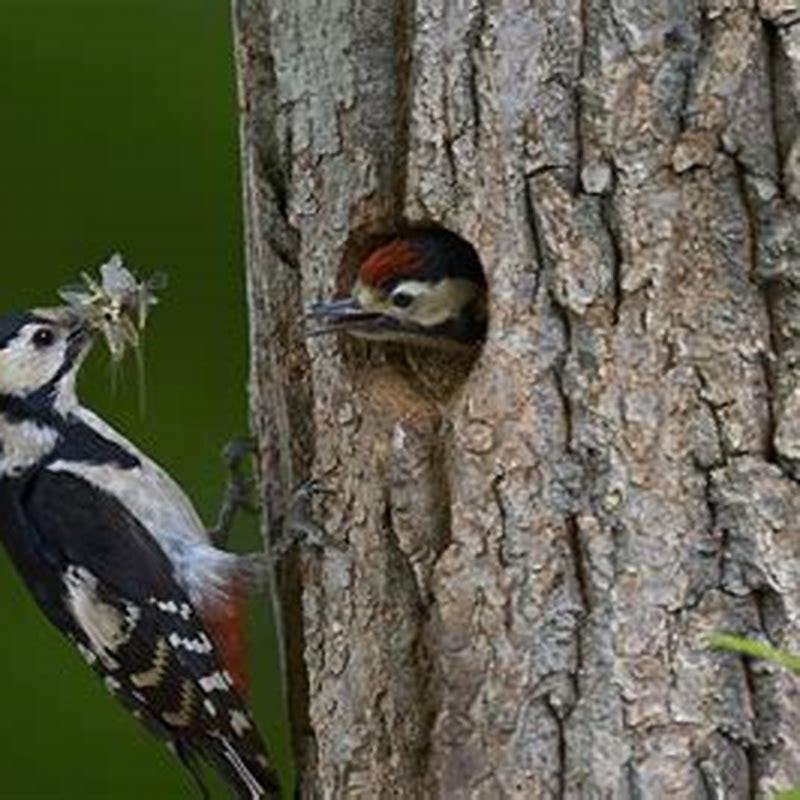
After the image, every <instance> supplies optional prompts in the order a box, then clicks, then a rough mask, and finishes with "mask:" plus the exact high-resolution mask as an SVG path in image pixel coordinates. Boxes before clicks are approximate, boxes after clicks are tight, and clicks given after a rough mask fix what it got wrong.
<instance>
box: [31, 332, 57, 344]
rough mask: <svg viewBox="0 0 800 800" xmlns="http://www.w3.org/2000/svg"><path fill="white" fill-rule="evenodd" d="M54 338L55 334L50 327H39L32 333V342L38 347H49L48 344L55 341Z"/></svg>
mask: <svg viewBox="0 0 800 800" xmlns="http://www.w3.org/2000/svg"><path fill="white" fill-rule="evenodd" d="M55 338H56V335H55V334H54V333H53V331H52V330H51V329H50V328H39V329H38V330H37V331H36V332H35V333H34V334H33V344H34V346H35V347H37V348H39V349H42V348H45V347H50V345H51V344H53V342H54V341H55Z"/></svg>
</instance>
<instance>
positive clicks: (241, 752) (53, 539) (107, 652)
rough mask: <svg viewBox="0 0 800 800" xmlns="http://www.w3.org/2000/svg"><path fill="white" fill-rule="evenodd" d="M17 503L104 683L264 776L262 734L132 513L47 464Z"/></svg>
mask: <svg viewBox="0 0 800 800" xmlns="http://www.w3.org/2000/svg"><path fill="white" fill-rule="evenodd" d="M23 509H24V513H25V515H26V517H27V521H28V524H29V525H30V526H31V529H32V530H34V531H35V532H36V535H37V536H39V537H40V538H41V539H42V541H43V543H44V544H45V546H46V547H47V548H48V549H49V550H50V551H51V552H58V553H59V554H60V560H61V561H62V563H63V583H64V595H63V596H64V605H65V607H66V609H67V611H68V612H69V613H70V614H71V615H72V617H73V618H74V620H75V623H76V626H77V628H78V629H79V630H80V632H81V634H82V636H81V637H80V638H79V641H78V642H77V644H78V645H79V646H80V649H81V650H82V652H83V654H84V656H85V657H86V658H87V660H89V661H90V662H91V663H92V665H93V666H94V668H95V669H96V670H97V672H99V673H100V675H101V676H102V677H103V679H104V681H105V683H106V686H107V687H108V689H109V690H110V691H111V692H112V693H113V694H115V695H116V696H117V697H118V698H119V699H120V700H121V701H122V702H123V703H124V704H125V705H126V706H127V707H128V708H129V709H130V710H131V711H133V712H134V713H135V714H136V715H137V716H140V717H142V718H143V721H145V722H146V723H147V724H148V726H149V727H151V728H153V729H155V730H156V731H157V732H159V733H161V734H162V735H164V736H165V737H167V738H168V739H171V740H173V741H175V740H177V741H180V742H181V743H182V744H185V745H189V746H190V747H191V748H193V749H195V750H197V752H198V753H199V754H202V755H205V756H207V757H212V756H213V755H214V754H215V752H216V750H217V749H219V748H217V745H216V742H219V743H220V744H219V747H220V748H223V749H224V750H225V753H223V757H224V758H225V759H227V761H229V762H230V761H233V760H235V759H239V760H242V761H243V762H244V767H243V768H244V770H245V772H248V773H253V772H255V777H254V780H255V781H256V782H257V781H258V780H259V778H260V776H267V778H268V777H269V772H268V770H267V763H266V757H265V755H264V752H265V751H264V746H263V743H262V742H261V739H260V737H259V735H258V732H257V731H256V728H255V725H254V724H253V721H252V719H251V717H250V715H249V714H248V712H247V710H246V708H245V706H244V704H243V703H242V701H241V699H240V697H239V696H238V694H237V693H236V691H235V689H234V688H233V685H232V681H231V677H230V676H229V675H228V674H227V673H226V671H225V670H224V669H223V668H222V666H221V662H220V658H219V655H218V652H217V650H216V647H215V645H214V643H213V642H212V640H211V638H210V637H209V635H208V634H207V632H206V630H205V625H204V623H203V621H202V619H201V617H200V616H199V615H198V614H197V613H196V612H195V609H194V608H193V606H192V604H191V602H190V600H189V598H188V596H187V595H186V593H185V592H184V591H183V590H182V589H181V587H180V585H179V584H178V583H177V582H176V581H175V580H174V578H173V576H172V568H171V565H170V562H169V561H168V559H167V558H166V556H165V555H164V553H163V551H162V550H161V549H160V547H159V546H158V544H157V542H156V541H155V540H154V539H153V537H152V536H150V534H149V533H148V532H147V531H146V530H145V529H144V527H142V525H140V524H139V522H138V521H137V520H136V518H135V517H134V516H133V515H132V514H131V513H130V512H129V511H127V509H126V508H125V507H124V506H123V505H122V504H121V503H119V502H118V501H117V500H116V499H115V498H114V496H113V495H110V494H108V493H106V492H104V491H102V490H101V489H99V488H98V487H96V486H94V485H92V484H89V483H87V482H86V481H83V480H81V479H80V478H79V477H77V476H75V475H73V474H70V473H66V472H60V471H48V470H46V469H45V470H43V471H42V472H41V473H40V475H39V476H38V477H37V478H36V479H35V480H34V481H33V482H32V484H31V485H30V487H29V489H28V492H27V493H26V496H25V499H24V502H23ZM227 751H230V753H228V752H227ZM259 767H260V772H259V771H258V768H259ZM251 777H253V776H252V775H251ZM243 796H248V795H246V794H245V795H243ZM252 796H253V797H258V796H260V795H258V794H257V793H254V794H252Z"/></svg>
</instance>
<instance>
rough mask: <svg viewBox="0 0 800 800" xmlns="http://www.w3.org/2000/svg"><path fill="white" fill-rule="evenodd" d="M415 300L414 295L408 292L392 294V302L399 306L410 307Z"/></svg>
mask: <svg viewBox="0 0 800 800" xmlns="http://www.w3.org/2000/svg"><path fill="white" fill-rule="evenodd" d="M413 302H414V295H413V294H409V293H408V292H395V293H394V294H393V295H392V304H393V305H395V306H397V307H398V308H408V307H409V306H410V305H411V304H412V303H413Z"/></svg>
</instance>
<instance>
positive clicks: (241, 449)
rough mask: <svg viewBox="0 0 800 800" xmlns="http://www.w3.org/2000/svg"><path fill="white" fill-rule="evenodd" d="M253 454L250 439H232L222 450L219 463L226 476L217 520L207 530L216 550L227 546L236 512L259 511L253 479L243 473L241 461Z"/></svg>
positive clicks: (253, 444)
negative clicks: (226, 479) (226, 480)
mask: <svg viewBox="0 0 800 800" xmlns="http://www.w3.org/2000/svg"><path fill="white" fill-rule="evenodd" d="M255 453H256V443H255V440H253V439H251V438H239V439H232V440H231V441H230V442H228V443H227V444H226V445H225V447H223V448H222V463H223V466H224V468H225V471H226V472H227V474H228V482H227V484H226V486H225V491H224V493H223V495H222V502H221V503H220V507H219V511H218V512H217V520H216V522H215V523H214V526H213V527H212V528H210V529H209V531H208V533H209V535H210V536H211V541H212V542H213V543H214V545H216V546H217V547H224V546H225V545H226V544H227V541H228V535H229V534H230V531H231V528H232V527H233V523H234V520H235V519H236V514H237V513H238V512H239V511H246V512H247V513H248V514H257V513H258V511H259V505H258V502H257V500H256V499H255V484H254V481H253V478H252V477H251V476H250V475H248V474H247V473H246V471H245V461H246V460H247V459H249V458H251V457H252V456H253V455H254V454H255Z"/></svg>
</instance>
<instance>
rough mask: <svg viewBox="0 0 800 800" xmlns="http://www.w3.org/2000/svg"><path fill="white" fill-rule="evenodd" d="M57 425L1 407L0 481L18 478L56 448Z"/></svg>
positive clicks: (57, 439) (57, 437) (58, 436)
mask: <svg viewBox="0 0 800 800" xmlns="http://www.w3.org/2000/svg"><path fill="white" fill-rule="evenodd" d="M59 439H60V433H59V430H58V428H57V427H55V426H53V425H51V424H48V423H47V422H46V421H43V420H40V419H37V418H35V417H22V416H19V415H17V414H13V413H12V414H9V413H7V411H6V410H5V409H3V410H0V480H2V479H6V478H18V477H20V476H21V475H23V474H24V473H26V472H28V471H29V470H31V469H33V468H34V467H35V466H36V465H37V464H40V463H42V462H43V461H44V460H46V459H47V457H48V456H49V455H50V454H51V453H52V452H53V451H54V450H55V449H56V446H57V445H58V441H59Z"/></svg>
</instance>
